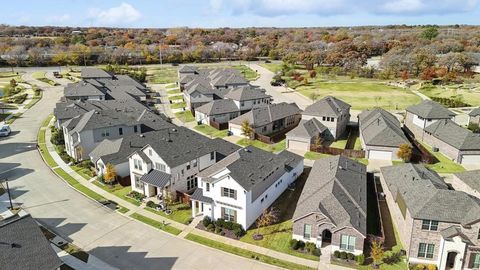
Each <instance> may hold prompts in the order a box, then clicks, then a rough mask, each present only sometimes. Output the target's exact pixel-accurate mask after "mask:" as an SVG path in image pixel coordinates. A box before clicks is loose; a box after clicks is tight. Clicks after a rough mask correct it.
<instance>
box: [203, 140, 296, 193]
mask: <svg viewBox="0 0 480 270" xmlns="http://www.w3.org/2000/svg"><path fill="white" fill-rule="evenodd" d="M302 160H303V157H301V156H299V155H296V154H293V153H291V152H288V151H282V152H280V153H279V154H273V153H270V152H267V151H264V150H261V149H259V148H256V147H253V146H248V147H246V148H243V149H240V150H238V151H235V152H234V153H232V154H231V155H229V156H227V157H226V158H224V159H222V160H221V161H220V162H218V163H216V164H214V165H212V166H210V167H208V168H206V169H205V170H203V171H201V172H200V173H199V174H198V175H197V176H198V177H202V178H203V179H202V180H203V181H207V182H208V181H211V180H212V179H211V178H210V177H211V176H212V175H214V174H215V173H217V172H219V171H222V170H224V169H225V168H227V169H228V170H229V171H230V176H231V177H232V178H233V179H234V180H235V181H237V183H238V184H239V185H240V186H242V187H243V188H244V189H245V190H247V191H251V192H252V202H253V201H255V200H256V199H257V198H258V197H259V196H260V195H261V194H262V193H263V192H265V190H267V189H268V188H269V187H270V186H271V185H272V184H273V183H275V181H277V180H278V179H279V177H281V175H283V174H284V173H285V172H286V171H290V170H292V168H293V167H295V166H296V165H298V164H299V162H301V161H302ZM246 168H248V169H246Z"/></svg>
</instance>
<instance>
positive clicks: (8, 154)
mask: <svg viewBox="0 0 480 270" xmlns="http://www.w3.org/2000/svg"><path fill="white" fill-rule="evenodd" d="M26 71H27V74H26V75H25V76H24V77H25V78H26V79H27V80H31V79H32V78H31V73H32V72H33V71H35V70H34V69H27V70H26ZM52 71H53V70H47V72H52ZM35 83H36V84H39V85H41V86H42V88H44V89H45V92H44V97H43V99H42V100H41V101H40V102H39V103H37V105H35V106H34V107H32V108H31V109H30V110H28V111H27V112H26V113H25V114H24V115H23V116H22V117H21V118H19V119H17V120H16V121H15V122H14V123H13V124H12V125H11V127H12V130H13V136H11V137H7V138H2V139H1V140H0V179H4V178H8V179H9V181H10V187H11V188H12V195H13V197H14V199H15V200H16V201H17V202H18V203H20V204H21V205H22V207H23V208H24V209H25V210H26V211H27V212H29V213H30V214H31V215H32V216H33V217H34V218H35V219H37V220H38V221H39V222H40V223H42V224H44V225H45V226H47V227H48V228H50V229H52V230H53V231H54V232H56V233H57V234H59V235H60V236H62V237H63V238H65V239H67V240H69V241H72V242H73V243H74V244H76V245H78V246H79V247H81V248H83V249H84V250H86V251H88V252H90V253H92V254H93V255H95V256H96V257H98V258H99V259H101V260H104V261H105V262H107V263H109V264H111V265H112V266H115V267H118V268H120V269H152V270H153V269H201V270H206V269H232V270H240V269H278V268H276V267H273V266H269V265H265V264H262V263H258V262H256V261H253V260H250V259H245V258H241V257H237V256H234V255H231V254H228V253H224V252H221V251H218V250H215V249H210V248H208V247H204V246H201V245H198V244H195V243H193V242H190V241H187V240H183V239H179V238H176V237H173V236H171V235H169V234H167V233H164V232H161V231H158V230H156V229H154V228H152V227H150V226H148V225H145V224H143V223H140V222H138V221H134V220H132V219H130V218H127V217H124V216H122V215H120V214H117V213H115V212H113V211H111V210H109V209H107V208H105V207H103V206H101V205H99V204H98V203H96V202H94V201H92V200H90V199H89V198H86V197H84V196H83V195H81V194H80V193H78V192H77V191H75V190H74V189H72V188H70V186H69V185H67V184H65V183H64V182H63V181H62V180H60V179H59V178H58V177H57V176H56V175H55V174H53V172H52V171H51V170H50V169H49V168H48V167H47V166H46V165H45V163H44V162H43V161H42V159H41V157H40V155H39V153H38V151H37V150H36V147H35V146H36V138H37V131H38V129H39V128H40V126H41V123H42V121H43V120H44V119H45V118H46V117H47V115H48V114H50V113H51V112H52V111H53V108H54V106H55V103H56V102H57V101H58V100H59V98H60V97H61V96H62V92H63V89H62V87H50V86H48V85H45V84H42V83H40V82H35Z"/></svg>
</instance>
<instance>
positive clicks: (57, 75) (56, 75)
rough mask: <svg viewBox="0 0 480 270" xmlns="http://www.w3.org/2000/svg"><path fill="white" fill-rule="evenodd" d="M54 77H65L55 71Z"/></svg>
mask: <svg viewBox="0 0 480 270" xmlns="http://www.w3.org/2000/svg"><path fill="white" fill-rule="evenodd" d="M53 77H55V78H62V77H63V76H62V74H60V72H58V71H54V72H53Z"/></svg>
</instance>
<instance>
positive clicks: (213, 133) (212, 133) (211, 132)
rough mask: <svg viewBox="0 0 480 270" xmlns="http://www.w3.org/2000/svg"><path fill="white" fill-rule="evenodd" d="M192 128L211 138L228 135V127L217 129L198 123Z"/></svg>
mask: <svg viewBox="0 0 480 270" xmlns="http://www.w3.org/2000/svg"><path fill="white" fill-rule="evenodd" d="M194 129H195V130H197V131H200V132H201V133H203V134H205V135H207V136H209V137H212V138H224V137H227V135H228V129H225V130H218V129H216V128H214V127H211V126H209V125H203V124H202V125H198V126H195V127H194Z"/></svg>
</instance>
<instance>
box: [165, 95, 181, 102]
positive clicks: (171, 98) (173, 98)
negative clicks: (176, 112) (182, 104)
mask: <svg viewBox="0 0 480 270" xmlns="http://www.w3.org/2000/svg"><path fill="white" fill-rule="evenodd" d="M182 99H183V95H176V96H169V97H168V100H171V101H174V100H182Z"/></svg>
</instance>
